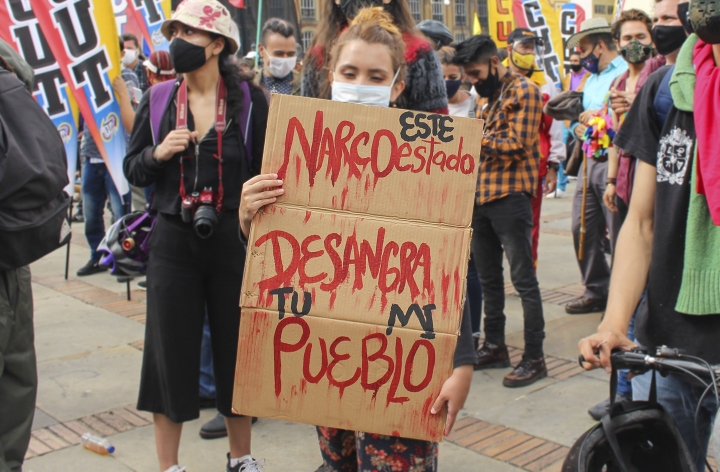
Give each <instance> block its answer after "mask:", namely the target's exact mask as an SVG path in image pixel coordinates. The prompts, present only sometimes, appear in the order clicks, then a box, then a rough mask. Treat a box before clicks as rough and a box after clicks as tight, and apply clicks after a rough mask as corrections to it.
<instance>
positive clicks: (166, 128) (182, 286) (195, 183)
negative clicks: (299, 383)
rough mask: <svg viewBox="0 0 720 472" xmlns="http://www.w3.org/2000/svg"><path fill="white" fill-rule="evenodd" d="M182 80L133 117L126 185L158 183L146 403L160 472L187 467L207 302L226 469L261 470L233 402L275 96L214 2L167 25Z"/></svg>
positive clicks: (150, 98)
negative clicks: (245, 60)
mask: <svg viewBox="0 0 720 472" xmlns="http://www.w3.org/2000/svg"><path fill="white" fill-rule="evenodd" d="M162 33H163V35H165V37H166V38H167V39H169V40H170V41H171V42H170V55H171V56H172V62H173V65H174V66H175V70H176V71H177V72H178V73H180V74H182V78H180V79H179V80H177V81H168V82H163V83H158V84H155V85H154V86H153V87H151V88H150V89H149V91H148V93H146V94H145V96H144V97H143V99H142V101H141V102H140V106H139V107H138V110H137V115H136V117H135V126H134V127H133V134H132V138H131V141H130V147H129V149H128V154H127V156H126V157H125V161H124V170H125V175H126V176H127V178H128V180H129V181H130V182H131V183H132V184H134V185H138V186H141V187H145V186H148V185H151V184H155V185H156V190H155V198H154V199H153V202H152V208H153V209H154V210H155V211H157V212H158V217H157V220H156V223H155V226H154V230H153V234H152V236H151V237H150V260H149V263H148V271H147V289H148V291H147V293H148V298H147V327H146V333H145V349H144V351H143V366H142V374H141V381H140V394H139V399H138V409H139V410H144V411H149V412H152V413H153V420H154V428H155V444H156V449H157V454H158V460H159V462H160V470H162V471H166V472H180V471H183V470H185V469H184V468H181V467H180V466H179V465H178V449H179V446H180V437H181V433H182V423H183V422H185V421H190V420H193V419H196V418H198V416H199V398H198V385H199V371H200V345H201V339H202V332H203V319H204V316H205V307H206V306H207V313H208V319H209V324H210V332H211V338H212V348H213V358H214V370H215V381H216V387H217V408H218V410H219V411H220V413H222V415H223V416H224V417H225V422H226V426H227V431H228V438H229V446H230V453H229V454H228V457H227V467H226V470H227V471H228V472H258V471H260V470H262V465H261V464H259V463H258V461H256V460H254V459H253V457H252V456H251V453H250V424H251V418H249V417H242V416H238V415H236V414H233V412H232V408H231V401H232V393H233V384H234V378H235V353H236V352H237V346H238V332H239V316H238V302H239V300H240V286H241V284H242V277H243V268H244V262H245V248H244V247H243V245H242V244H241V242H240V240H239V238H238V234H237V230H238V216H237V215H238V214H237V209H238V208H239V206H240V202H239V199H240V189H241V185H242V184H243V182H245V181H247V180H248V178H249V177H251V176H252V175H255V174H257V172H258V170H259V169H260V165H261V161H262V152H263V149H262V148H263V143H264V141H265V129H266V126H267V113H268V108H267V101H266V99H265V96H264V95H263V92H262V91H261V90H260V89H258V88H255V87H254V86H253V85H252V83H251V81H249V80H248V78H247V77H241V76H240V75H239V69H237V68H236V66H234V65H233V63H232V62H231V61H230V60H229V59H230V57H231V55H232V54H234V53H235V52H236V51H237V50H238V43H239V33H238V29H237V25H236V24H235V23H234V21H233V20H232V17H231V16H230V13H229V12H228V10H227V9H226V8H225V7H224V6H222V5H221V4H220V3H219V2H217V1H215V0H185V1H184V2H183V3H182V4H181V5H179V6H178V8H177V10H176V11H175V13H174V14H173V16H172V19H171V20H169V21H166V22H165V23H164V24H163V26H162Z"/></svg>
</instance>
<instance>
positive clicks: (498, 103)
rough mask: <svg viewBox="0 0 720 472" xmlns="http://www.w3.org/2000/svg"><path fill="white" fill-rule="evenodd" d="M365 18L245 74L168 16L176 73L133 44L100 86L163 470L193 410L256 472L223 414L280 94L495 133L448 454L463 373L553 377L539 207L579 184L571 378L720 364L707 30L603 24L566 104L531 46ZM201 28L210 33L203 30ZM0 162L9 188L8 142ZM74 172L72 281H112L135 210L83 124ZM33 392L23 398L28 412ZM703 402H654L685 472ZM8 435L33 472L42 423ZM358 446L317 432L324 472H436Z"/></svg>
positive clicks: (408, 446) (659, 17)
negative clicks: (508, 310)
mask: <svg viewBox="0 0 720 472" xmlns="http://www.w3.org/2000/svg"><path fill="white" fill-rule="evenodd" d="M692 1H693V2H694V1H696V0H692ZM367 3H368V2H367V1H366V0H335V1H327V2H325V11H324V12H323V14H322V15H320V18H321V21H320V24H319V25H318V27H317V29H316V31H315V35H314V39H313V41H312V45H311V47H310V48H309V50H308V51H307V52H306V53H305V54H304V55H303V54H302V49H301V48H300V46H299V44H298V43H297V40H296V38H297V32H296V31H295V28H294V27H293V25H292V24H291V23H289V22H287V21H285V20H284V19H280V18H271V19H269V20H268V21H267V22H266V23H265V24H264V26H263V28H262V31H261V35H260V38H261V41H260V44H259V45H258V47H257V52H253V53H251V54H248V55H246V56H242V55H241V54H240V53H239V49H240V40H239V31H238V27H237V25H236V23H235V22H234V21H233V20H232V19H231V16H230V15H229V14H228V12H227V10H226V9H225V7H224V6H223V5H222V4H221V3H219V2H217V1H215V0H185V1H184V2H182V3H181V4H180V5H179V6H178V8H177V9H176V11H175V12H174V13H173V15H172V18H171V19H170V20H168V21H166V22H165V23H164V24H163V26H162V29H161V31H162V34H163V35H164V36H165V37H166V38H167V39H168V40H169V41H170V48H169V52H162V51H159V52H154V53H153V54H151V55H150V56H149V57H148V58H144V57H142V54H141V48H140V44H139V42H138V39H137V38H136V37H135V36H133V35H131V34H125V35H123V36H122V37H121V38H120V49H121V51H122V73H121V75H120V76H119V77H118V78H117V79H116V81H115V82H114V83H113V87H114V90H115V93H116V96H117V98H118V101H119V103H120V111H121V120H122V123H123V125H124V128H125V129H126V130H127V142H128V151H127V155H126V157H125V160H124V172H125V176H126V177H127V179H128V181H129V182H130V184H132V186H133V187H134V188H136V189H142V191H140V190H138V194H143V195H144V199H145V202H146V203H147V205H148V207H149V208H150V209H151V210H152V211H153V212H155V213H157V215H158V216H157V221H156V224H155V227H154V230H153V235H152V238H151V240H150V247H149V262H148V267H147V280H146V282H144V283H143V285H144V286H145V287H146V289H147V327H146V334H145V345H144V346H145V347H144V351H143V363H142V373H141V381H140V393H139V399H138V409H140V410H144V411H148V412H151V413H152V414H153V418H154V431H155V443H156V450H157V456H158V461H159V469H160V470H161V471H165V472H180V471H183V470H185V469H184V468H183V467H181V466H180V461H179V448H180V438H181V434H182V425H183V423H184V422H186V421H190V420H193V419H196V418H198V416H199V409H200V408H206V407H214V408H216V409H217V411H218V415H217V416H216V417H215V418H214V419H213V420H212V421H210V422H209V423H207V424H205V425H203V427H202V428H201V430H200V435H201V436H202V437H203V438H206V439H212V438H220V437H226V436H227V438H228V444H229V453H228V455H227V458H226V459H227V464H226V470H227V471H228V472H255V471H261V470H262V467H263V465H262V464H263V461H262V460H257V459H255V458H254V457H253V455H252V452H251V425H252V423H253V422H254V420H255V419H254V418H249V417H245V416H241V415H237V414H235V413H234V412H233V410H232V406H231V400H232V393H233V383H234V376H235V355H236V352H237V346H238V332H239V322H240V319H239V317H238V300H239V298H240V288H241V285H242V278H243V270H244V265H245V255H246V246H247V238H248V235H249V232H250V226H251V224H252V220H253V217H254V216H255V215H256V214H257V213H258V211H260V210H261V209H262V208H263V207H264V206H266V205H269V204H272V203H273V202H274V201H275V200H276V199H277V198H278V197H280V196H281V195H282V194H283V193H284V191H285V190H284V188H283V181H282V180H279V179H278V176H277V175H275V174H261V173H260V171H261V167H262V160H263V145H264V141H265V133H266V127H267V116H268V109H269V102H270V100H271V97H272V94H288V95H289V94H292V95H298V96H300V95H301V96H305V97H313V98H321V99H326V100H333V101H339V102H350V103H358V104H364V105H373V106H381V107H391V106H392V107H397V108H402V109H408V110H413V111H424V112H432V113H441V114H449V115H452V116H456V117H462V118H477V119H482V120H483V121H484V123H485V130H484V134H483V136H482V137H481V138H478V139H482V154H481V156H480V159H479V168H478V176H477V185H476V191H475V196H474V212H473V217H472V229H473V233H472V247H471V253H472V254H471V259H470V263H469V267H468V280H467V282H468V283H467V290H468V293H467V302H466V304H465V308H464V312H463V319H462V323H461V333H460V337H459V340H458V344H457V349H456V352H455V356H454V370H453V372H452V374H451V376H450V377H449V378H448V379H446V380H445V383H444V384H443V387H442V390H441V392H440V395H439V396H438V398H437V399H436V401H435V403H434V404H433V407H432V411H431V412H428V414H439V413H440V412H441V411H446V412H447V414H448V421H447V426H446V429H445V433H446V434H449V432H450V430H451V429H452V426H453V422H454V419H455V417H456V416H457V414H458V412H459V411H460V409H461V408H462V407H463V405H464V402H465V399H466V397H467V395H468V392H469V389H470V386H471V381H472V376H473V371H474V370H482V369H494V368H511V371H510V372H509V373H508V374H507V375H506V376H505V377H504V379H503V385H504V386H505V387H507V388H516V387H523V386H527V385H530V384H532V383H534V382H537V381H538V380H540V379H542V378H544V377H546V376H547V373H548V369H547V366H546V364H545V356H544V351H543V343H544V339H545V321H544V315H543V304H542V299H541V293H540V288H539V284H538V276H537V266H538V247H539V235H540V212H541V206H542V201H543V199H544V198H563V197H564V196H565V194H566V191H567V190H566V189H567V185H568V177H575V178H577V186H576V188H575V193H574V195H573V201H572V228H571V229H572V235H573V242H574V250H575V254H576V258H577V264H578V268H579V271H580V279H581V281H582V284H583V286H584V287H585V291H584V293H583V295H582V296H581V297H579V298H578V299H577V300H573V301H571V302H570V303H568V304H567V305H566V307H565V310H566V312H567V313H568V314H571V315H579V314H586V313H594V312H600V311H604V312H605V315H604V317H603V320H602V322H601V324H600V326H599V327H598V331H597V333H596V334H593V335H590V336H588V337H586V338H584V339H582V340H581V341H580V343H579V351H580V354H582V356H583V357H584V361H585V363H584V367H585V368H587V369H592V368H598V367H602V368H605V369H606V370H608V371H609V370H610V353H611V352H612V351H613V350H614V349H631V348H634V347H636V346H637V345H642V346H645V347H648V348H654V347H655V346H661V345H667V346H671V347H673V348H677V349H681V350H684V351H685V352H687V353H688V354H691V355H694V356H697V357H700V358H702V359H705V360H706V361H708V362H709V363H714V364H717V363H720V343H719V342H718V336H719V335H720V316H719V315H718V314H720V268H719V267H720V256H719V255H718V254H720V251H718V248H719V247H720V229H718V227H717V226H716V225H720V179H718V178H717V176H718V173H720V170H719V169H720V165H718V164H717V163H716V162H715V160H714V156H715V155H716V154H717V151H718V150H717V149H716V147H717V146H718V144H717V142H718V140H717V139H716V138H717V136H718V131H717V129H718V128H717V121H715V120H716V116H715V111H716V109H717V108H715V105H718V104H719V103H718V100H720V94H719V93H718V91H720V72H719V71H720V68H719V66H720V31H717V30H716V29H713V28H717V24H718V23H717V16H714V17H711V16H709V15H711V14H712V12H710V13H707V14H705V15H703V12H700V13H698V12H697V11H695V10H697V9H698V8H699V7H698V8H695V10H693V5H694V4H693V3H692V2H690V3H687V2H686V1H685V0H656V3H655V8H654V13H653V16H652V17H651V16H649V15H648V14H647V13H645V12H643V11H640V10H635V9H630V10H625V11H623V12H622V13H621V14H619V15H618V17H617V19H616V21H615V22H614V23H613V24H608V22H607V21H606V20H604V19H602V18H593V19H589V20H587V21H585V22H584V23H583V24H582V25H581V26H580V28H579V31H578V32H577V33H576V34H574V35H573V36H572V37H570V38H569V40H568V41H567V47H568V57H569V70H568V71H567V73H566V74H565V75H564V79H563V81H562V84H561V85H562V86H561V87H558V86H556V84H554V83H553V81H552V79H551V78H550V77H549V75H548V74H546V73H545V71H543V70H542V68H541V67H539V65H538V64H539V62H540V61H539V60H538V59H539V58H540V57H542V55H543V51H544V43H543V39H542V38H541V37H539V36H538V35H536V34H535V33H534V32H533V31H532V30H530V29H526V28H517V29H515V30H514V31H512V32H511V33H510V34H509V36H508V38H507V46H506V47H505V48H498V46H497V43H496V42H495V41H494V39H493V38H491V37H490V36H488V35H483V34H480V35H476V36H473V37H471V38H469V39H467V40H464V41H461V42H455V41H454V38H453V36H452V34H451V33H450V31H449V30H448V29H447V28H446V27H445V26H444V25H443V24H442V23H440V22H437V21H426V22H423V23H421V24H420V25H416V24H415V21H414V20H413V17H412V15H411V12H410V7H409V4H408V2H407V1H406V0H382V1H374V2H369V3H371V5H370V6H368V5H367ZM698 3H702V2H698ZM208 8H209V9H211V10H212V12H211V13H213V14H214V15H215V16H216V17H217V18H218V19H217V20H216V21H213V22H207V21H204V19H203V18H204V17H205V16H207V14H208ZM691 11H692V12H693V14H692V15H691V14H690V12H691ZM0 53H2V54H3V57H5V56H6V55H7V56H10V57H11V59H9V60H8V61H6V60H3V61H2V63H0V65H2V66H3V67H4V68H5V69H8V70H12V71H14V72H15V73H16V74H17V75H18V77H19V78H20V79H23V80H25V81H26V83H27V78H26V77H23V68H22V64H21V62H18V61H22V59H19V58H17V57H15V56H13V54H12V51H11V50H9V51H8V52H7V53H6V51H5V48H0ZM9 61H14V63H13V62H9ZM11 63H12V64H13V65H10V64H11ZM30 83H32V79H31V78H30ZM30 88H31V87H30ZM138 91H139V93H138ZM140 96H142V98H140ZM153 97H155V98H156V99H153ZM158 97H159V98H158ZM225 103H226V105H225V106H224V105H223V104H225ZM179 110H187V114H185V113H181V112H179ZM0 113H2V110H0ZM0 117H1V118H2V119H3V120H7V119H9V117H6V116H1V115H0ZM0 132H2V127H0ZM1 135H2V134H1V133H0V136H1ZM714 138H715V139H714ZM0 151H3V153H0V179H2V177H3V168H2V162H3V157H4V156H5V154H4V153H5V152H7V150H6V149H4V148H3V147H2V141H0ZM80 158H81V162H82V169H81V172H80V175H81V181H82V184H81V194H82V206H81V208H80V209H79V211H78V214H77V215H75V217H74V218H76V220H78V221H82V220H84V222H85V227H84V230H85V236H86V238H87V241H88V244H89V246H90V258H89V260H88V262H87V264H86V265H85V266H83V267H82V268H81V269H80V270H79V271H78V272H77V275H78V276H88V275H92V274H96V273H98V272H102V271H104V270H106V267H104V266H103V265H102V264H100V254H99V251H98V245H99V244H100V241H101V240H102V238H103V236H104V234H105V226H104V217H103V214H104V210H105V208H106V206H107V207H108V208H109V209H110V211H111V214H112V219H113V221H115V220H117V219H118V218H121V217H122V216H123V215H125V214H127V213H128V212H129V211H130V208H131V201H132V196H131V195H130V194H127V195H120V194H119V193H118V191H117V189H116V187H115V185H114V183H113V180H112V178H111V177H110V173H109V172H108V170H107V168H106V166H105V163H104V161H103V159H102V157H101V155H100V152H99V150H98V147H97V145H96V143H95V142H94V141H93V138H92V136H91V134H90V132H89V130H88V127H87V124H85V125H84V128H83V133H82V141H81V146H80ZM190 187H192V188H190ZM200 191H202V193H203V194H205V193H206V192H207V197H208V198H210V199H211V201H212V206H213V207H214V208H215V209H216V210H217V213H218V214H219V215H220V216H219V217H218V219H217V223H216V224H215V225H214V226H213V227H212V229H210V230H208V229H207V227H206V226H203V225H202V224H199V223H198V220H199V219H201V218H204V216H200V213H201V210H199V209H198V208H199V204H198V202H199V198H200V197H198V195H199V192H200ZM145 202H143V203H145ZM656 215H657V216H658V217H657V218H656ZM208 231H210V232H209V233H208ZM505 259H506V260H507V264H508V266H509V274H510V279H511V282H512V285H513V287H514V289H515V291H516V292H517V294H518V295H519V297H520V300H521V303H522V312H523V320H524V344H525V345H524V352H523V355H522V358H521V360H520V361H519V363H517V364H516V365H514V366H513V365H511V363H510V355H509V352H508V347H507V346H506V344H505V325H506V316H505V296H506V295H505V281H504V275H503V274H504V268H503V264H504V260H505ZM19 270H20V269H18V271H19ZM18 271H10V270H8V271H6V270H3V271H1V272H0V273H1V274H2V278H3V281H4V283H3V284H0V302H2V303H0V415H2V414H3V412H4V411H5V409H6V408H7V407H8V405H10V404H11V403H10V402H11V401H12V398H13V395H15V394H16V392H15V391H13V387H7V383H8V380H7V377H8V372H10V373H11V374H10V375H12V372H13V369H17V368H18V366H15V365H13V364H12V362H14V361H13V358H12V357H8V353H7V352H5V349H6V348H5V345H6V343H5V341H3V340H5V339H7V338H8V336H10V337H12V336H13V334H9V333H12V331H7V330H12V329H13V328H12V325H11V324H10V323H5V322H4V321H3V320H4V317H5V318H7V317H8V316H10V317H11V319H15V313H16V312H17V316H18V319H20V317H21V316H24V317H27V316H30V317H31V316H32V308H31V305H30V307H29V308H28V304H27V300H28V298H27V297H28V290H29V288H28V287H29V278H28V277H25V273H24V272H23V273H20V272H18ZM16 272H17V273H16ZM21 275H22V277H21ZM611 275H612V277H611ZM23 284H25V285H23ZM28 309H29V312H28ZM483 313H484V318H483ZM30 319H31V318H30ZM483 319H484V324H482V326H481V320H483ZM18 326H19V324H18ZM18 329H19V328H18ZM23 329H24V330H25V332H24V334H23V335H24V336H27V326H24V327H23ZM481 333H482V334H481ZM30 335H31V332H30ZM31 348H32V343H30V347H28V345H27V343H26V344H25V347H24V348H23V349H26V350H27V349H31ZM23 362H25V363H27V362H28V358H27V357H26V358H25V359H24V360H23ZM31 362H33V363H34V358H32V360H31ZM3 363H4V367H3ZM18 365H20V364H18ZM649 375H650V374H646V375H642V376H636V377H634V378H633V379H632V380H630V379H628V378H627V375H625V374H622V373H621V375H620V379H619V381H618V389H617V391H618V394H617V398H615V399H608V400H606V401H605V402H602V403H600V404H598V405H595V406H592V407H591V408H590V410H589V414H590V415H591V416H593V417H594V418H596V419H600V418H602V417H603V416H604V415H605V414H606V413H607V411H608V408H609V407H610V404H611V403H612V401H615V402H622V401H630V400H632V399H636V400H638V399H641V400H642V399H645V398H647V397H648V394H649V391H650V388H651V380H650V377H649ZM36 383H37V380H36V379H35V385H30V386H23V388H24V389H25V390H27V391H29V392H30V394H31V395H32V396H33V398H34V395H35V391H36V388H37V385H36ZM653 385H654V383H653ZM18 388H19V387H18ZM28 389H29V390H28ZM702 390H703V389H701V388H700V387H698V386H697V385H694V384H692V383H690V382H688V381H687V380H685V379H684V378H680V377H676V376H674V375H669V376H667V377H663V378H660V379H658V380H657V397H658V400H659V402H660V403H661V404H662V405H663V406H664V408H665V409H666V410H667V411H668V413H669V414H670V416H671V417H672V418H673V420H674V421H675V423H676V424H677V425H678V428H679V429H680V431H681V432H682V436H683V437H684V438H685V440H686V442H687V446H688V448H689V451H690V453H691V454H692V455H693V457H694V458H695V460H696V467H697V470H698V471H702V470H704V459H705V456H706V454H707V449H708V441H709V437H710V431H711V429H712V424H713V422H714V419H715V413H716V412H717V409H718V405H716V404H715V403H714V400H712V401H711V400H708V399H707V398H704V397H703V396H702V393H703V392H702ZM26 407H28V408H30V407H29V404H27V402H25V404H24V405H23V408H26ZM696 411H697V412H699V417H698V422H699V428H698V429H697V431H699V434H697V435H696V434H695V432H696V424H695V414H696ZM17 413H18V412H15V414H13V415H12V418H18V420H17V422H16V424H9V422H7V421H0V423H5V424H0V470H12V471H16V470H20V467H21V465H22V461H23V457H24V454H25V449H26V448H27V443H28V441H29V436H30V422H28V421H27V417H30V418H32V409H30V410H29V411H27V412H25V413H27V414H26V415H23V414H22V413H23V412H20V414H17ZM0 418H2V416H0ZM369 433H371V432H362V431H347V430H342V429H337V428H329V427H324V426H322V425H318V427H317V435H318V443H319V448H320V453H321V456H322V460H323V464H322V465H321V466H320V468H319V469H318V470H319V471H325V472H340V471H347V470H360V471H365V470H390V468H389V467H394V468H392V470H414V471H435V470H437V466H438V447H437V443H434V442H429V441H419V440H415V439H409V438H398V437H387V436H381V435H377V434H369Z"/></svg>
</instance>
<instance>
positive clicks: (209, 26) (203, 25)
mask: <svg viewBox="0 0 720 472" xmlns="http://www.w3.org/2000/svg"><path fill="white" fill-rule="evenodd" d="M175 21H178V22H180V23H183V24H185V25H188V26H191V27H193V28H196V29H199V30H202V31H207V32H208V33H215V34H218V35H220V36H222V37H224V38H225V39H227V41H228V42H229V43H230V54H235V53H236V52H237V50H238V48H239V45H240V31H239V30H238V27H237V25H236V24H235V21H233V19H232V17H231V16H230V12H229V11H228V10H227V8H225V7H224V6H223V5H222V4H221V3H220V2H218V1H216V0H184V1H183V2H182V3H181V4H180V5H178V7H177V9H176V10H175V12H174V13H173V15H172V18H170V19H169V20H166V21H165V22H164V23H163V24H162V27H161V28H160V30H161V31H162V34H163V36H165V37H166V38H167V39H168V40H170V25H171V24H172V23H173V22H175Z"/></svg>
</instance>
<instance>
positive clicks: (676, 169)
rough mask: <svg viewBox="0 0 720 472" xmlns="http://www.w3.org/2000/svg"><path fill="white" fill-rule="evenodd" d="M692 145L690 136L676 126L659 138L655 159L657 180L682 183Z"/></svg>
mask: <svg viewBox="0 0 720 472" xmlns="http://www.w3.org/2000/svg"><path fill="white" fill-rule="evenodd" d="M692 146H693V140H692V138H690V136H688V134H687V132H685V131H684V130H681V129H680V128H678V127H677V126H676V127H674V128H673V129H672V130H671V131H670V133H669V134H666V135H665V136H663V137H662V138H660V150H659V151H658V159H657V181H658V182H669V183H670V184H678V185H682V183H683V180H684V179H685V172H686V171H687V166H688V157H689V156H690V153H691V152H692Z"/></svg>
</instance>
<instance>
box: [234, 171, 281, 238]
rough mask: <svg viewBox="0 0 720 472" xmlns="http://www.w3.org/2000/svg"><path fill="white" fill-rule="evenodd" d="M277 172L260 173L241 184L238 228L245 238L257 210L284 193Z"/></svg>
mask: <svg viewBox="0 0 720 472" xmlns="http://www.w3.org/2000/svg"><path fill="white" fill-rule="evenodd" d="M277 178H278V176H277V174H262V175H257V176H255V177H253V178H252V179H250V180H248V181H247V182H245V183H244V184H243V188H242V194H241V195H240V230H241V231H242V233H243V236H245V237H246V238H247V237H248V235H249V234H250V223H251V222H252V219H253V218H254V217H255V215H256V214H257V212H258V211H259V210H260V209H261V208H262V207H264V206H265V205H269V204H271V203H275V200H277V198H278V197H279V196H280V195H282V194H283V193H285V190H284V189H282V188H280V187H281V186H282V184H283V181H282V180H278V179H277Z"/></svg>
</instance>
